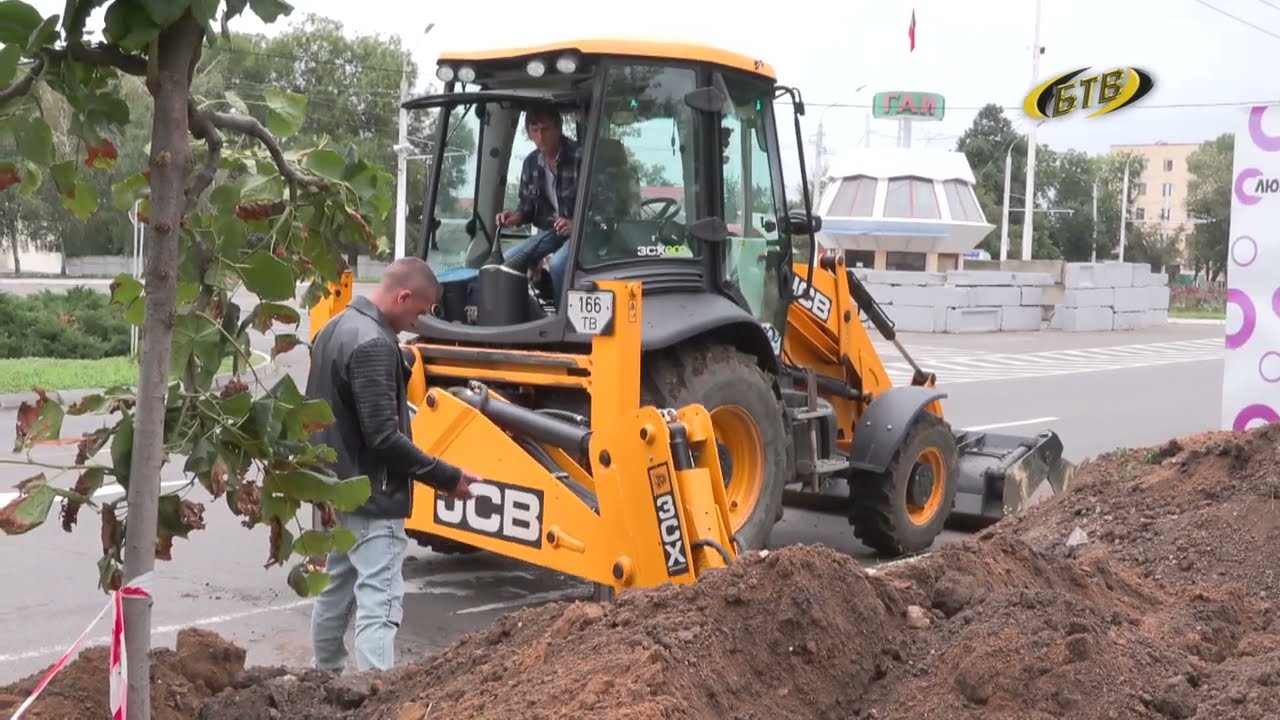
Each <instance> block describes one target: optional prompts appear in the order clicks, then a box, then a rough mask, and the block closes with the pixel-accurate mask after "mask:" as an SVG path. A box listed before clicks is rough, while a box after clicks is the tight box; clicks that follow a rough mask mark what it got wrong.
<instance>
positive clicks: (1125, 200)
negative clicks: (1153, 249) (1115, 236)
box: [1120, 155, 1133, 262]
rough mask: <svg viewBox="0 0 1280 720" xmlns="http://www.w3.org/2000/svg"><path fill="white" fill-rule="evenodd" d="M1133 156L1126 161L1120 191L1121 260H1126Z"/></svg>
mask: <svg viewBox="0 0 1280 720" xmlns="http://www.w3.org/2000/svg"><path fill="white" fill-rule="evenodd" d="M1132 161H1133V156H1132V155H1130V156H1129V159H1128V160H1126V161H1125V163H1124V189H1123V190H1121V191H1120V262H1124V230H1125V226H1126V225H1128V224H1129V163H1130V162H1132Z"/></svg>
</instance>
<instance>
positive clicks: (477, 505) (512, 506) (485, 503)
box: [435, 480, 542, 548]
mask: <svg viewBox="0 0 1280 720" xmlns="http://www.w3.org/2000/svg"><path fill="white" fill-rule="evenodd" d="M471 492H472V493H474V494H475V497H473V498H471V499H470V500H467V501H466V502H465V503H464V502H460V501H458V500H455V499H453V498H450V497H446V496H445V495H443V494H441V493H437V494H436V507H435V522H436V524H437V525H443V526H445V527H452V528H458V529H459V530H465V531H467V532H473V533H476V534H478V535H487V536H489V537H495V538H498V539H501V540H509V541H511V542H515V543H520V544H521V545H528V546H529V547H534V548H540V547H542V491H541V490H534V489H531V488H527V487H520V486H518V485H508V484H507V483H501V482H497V481H494V480H485V481H484V482H478V483H473V484H472V485H471Z"/></svg>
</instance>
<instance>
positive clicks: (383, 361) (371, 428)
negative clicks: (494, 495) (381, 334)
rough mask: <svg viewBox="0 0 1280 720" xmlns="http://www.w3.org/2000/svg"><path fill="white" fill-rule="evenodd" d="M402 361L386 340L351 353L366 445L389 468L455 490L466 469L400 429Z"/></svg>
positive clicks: (353, 389) (354, 392)
mask: <svg viewBox="0 0 1280 720" xmlns="http://www.w3.org/2000/svg"><path fill="white" fill-rule="evenodd" d="M399 362H400V351H399V349H398V348H397V347H396V346H395V345H394V344H393V343H391V342H389V341H386V340H372V341H369V342H366V343H364V344H363V345H361V346H359V347H357V348H356V350H355V352H354V353H352V355H351V361H350V365H349V366H348V373H349V376H350V378H351V394H352V396H353V397H354V398H355V405H356V416H357V417H358V418H359V420H360V430H361V432H362V433H364V441H365V444H366V445H368V446H369V447H370V448H371V449H372V450H374V451H375V452H377V453H378V455H379V457H380V458H381V459H382V461H383V462H385V463H386V464H387V465H388V466H389V467H393V468H395V469H397V470H400V471H402V472H406V473H408V475H409V477H410V478H411V479H414V480H420V481H422V482H425V483H427V484H428V485H430V486H432V487H434V488H436V489H438V490H442V491H445V492H452V491H453V489H454V487H455V486H457V484H458V479H459V478H461V477H462V470H461V469H460V468H458V467H456V466H454V465H450V464H449V463H447V462H445V461H443V460H441V459H440V458H434V457H431V456H430V455H428V454H426V453H424V452H422V450H420V449H419V448H418V446H417V445H414V444H413V441H412V440H410V439H409V437H408V436H407V435H405V434H404V433H403V432H401V431H400V412H399V411H400V408H398V407H396V386H395V378H396V376H397V370H396V364H397V363H399Z"/></svg>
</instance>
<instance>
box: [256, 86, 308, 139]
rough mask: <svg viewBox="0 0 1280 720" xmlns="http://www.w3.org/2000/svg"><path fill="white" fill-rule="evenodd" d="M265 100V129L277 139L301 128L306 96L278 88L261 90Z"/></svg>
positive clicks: (304, 113)
mask: <svg viewBox="0 0 1280 720" xmlns="http://www.w3.org/2000/svg"><path fill="white" fill-rule="evenodd" d="M262 97H263V99H264V100H266V101H267V129H268V130H270V131H271V134H272V135H275V136H276V138H277V139H283V138H287V137H289V136H290V135H293V134H294V133H296V132H298V130H300V129H301V128H302V123H303V122H304V121H305V120H306V116H307V96H306V95H300V94H298V93H295V92H291V91H289V90H281V89H279V88H267V89H265V90H263V91H262Z"/></svg>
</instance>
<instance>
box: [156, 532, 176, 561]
mask: <svg viewBox="0 0 1280 720" xmlns="http://www.w3.org/2000/svg"><path fill="white" fill-rule="evenodd" d="M156 559H157V560H172V559H173V536H172V535H170V534H169V533H166V532H162V533H158V534H157V535H156Z"/></svg>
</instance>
